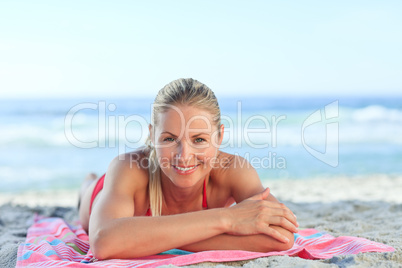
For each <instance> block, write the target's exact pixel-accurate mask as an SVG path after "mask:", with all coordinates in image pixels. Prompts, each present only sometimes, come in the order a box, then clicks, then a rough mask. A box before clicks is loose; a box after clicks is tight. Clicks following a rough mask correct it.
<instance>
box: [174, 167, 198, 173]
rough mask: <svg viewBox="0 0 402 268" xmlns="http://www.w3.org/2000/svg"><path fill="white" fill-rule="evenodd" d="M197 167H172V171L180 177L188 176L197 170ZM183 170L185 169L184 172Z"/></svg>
mask: <svg viewBox="0 0 402 268" xmlns="http://www.w3.org/2000/svg"><path fill="white" fill-rule="evenodd" d="M198 166H199V165H195V166H188V167H185V166H174V165H172V167H173V169H174V171H176V173H178V174H180V175H189V174H191V173H193V172H195V171H196V170H197V169H198ZM188 168H190V169H188ZM183 169H185V170H183Z"/></svg>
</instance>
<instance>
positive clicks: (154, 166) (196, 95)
mask: <svg viewBox="0 0 402 268" xmlns="http://www.w3.org/2000/svg"><path fill="white" fill-rule="evenodd" d="M172 105H189V106H194V107H197V108H200V109H205V110H207V111H208V112H210V113H211V115H212V118H213V124H214V125H215V126H217V127H218V130H219V129H220V128H219V126H220V125H221V112H220V108H219V104H218V100H217V99H216V97H215V94H214V92H213V91H212V90H211V89H210V88H208V87H207V86H206V85H204V84H202V83H200V82H198V81H197V80H194V79H191V78H187V79H183V78H181V79H177V80H175V81H172V82H171V83H169V84H167V85H166V86H164V87H163V88H162V89H161V90H159V92H158V94H157V95H156V97H155V101H154V105H153V108H152V115H151V124H152V126H153V128H155V126H156V125H157V124H158V118H159V116H158V115H159V114H161V113H164V112H166V111H167V110H168V109H170V108H171V107H172ZM220 135H221V133H220V132H219V133H218V136H220ZM146 145H147V147H148V148H149V150H150V152H149V157H148V163H149V164H148V169H149V184H148V189H149V203H150V207H151V212H152V216H160V215H161V214H162V202H163V194H162V184H161V178H160V176H161V169H160V167H159V163H158V158H157V155H156V150H155V148H154V146H153V145H152V141H151V137H150V136H148V139H147V141H146Z"/></svg>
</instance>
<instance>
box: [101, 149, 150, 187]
mask: <svg viewBox="0 0 402 268" xmlns="http://www.w3.org/2000/svg"><path fill="white" fill-rule="evenodd" d="M147 184H148V152H147V151H146V149H143V148H140V149H137V150H135V151H133V152H130V153H125V154H120V155H118V156H117V157H115V158H114V159H113V160H112V161H111V162H110V164H109V167H108V170H107V172H106V177H105V188H106V189H116V188H121V189H122V190H124V188H125V189H127V190H128V189H133V187H135V188H138V187H140V188H142V187H146V186H147Z"/></svg>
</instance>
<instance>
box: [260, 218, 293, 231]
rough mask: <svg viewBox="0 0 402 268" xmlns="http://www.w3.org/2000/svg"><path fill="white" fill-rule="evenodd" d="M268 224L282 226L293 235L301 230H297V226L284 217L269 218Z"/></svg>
mask: <svg viewBox="0 0 402 268" xmlns="http://www.w3.org/2000/svg"><path fill="white" fill-rule="evenodd" d="M267 222H269V225H275V226H280V227H282V228H284V229H286V230H288V231H289V232H292V233H297V232H299V230H298V229H297V226H296V225H295V224H293V223H292V222H291V221H289V220H288V219H286V218H284V217H280V216H272V217H269V219H268V220H267Z"/></svg>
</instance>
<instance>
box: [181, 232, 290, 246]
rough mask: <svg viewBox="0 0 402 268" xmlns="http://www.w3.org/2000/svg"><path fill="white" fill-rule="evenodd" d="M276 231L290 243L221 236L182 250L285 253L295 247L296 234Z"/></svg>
mask: <svg viewBox="0 0 402 268" xmlns="http://www.w3.org/2000/svg"><path fill="white" fill-rule="evenodd" d="M272 228H274V229H275V230H277V231H278V232H280V233H281V234H283V235H285V236H286V237H287V238H288V239H289V243H282V242H279V241H278V240H276V239H274V238H272V237H270V236H268V235H265V234H256V235H230V234H220V235H217V236H214V237H211V238H208V239H205V240H202V241H199V242H196V243H193V244H189V245H185V246H183V247H180V249H183V250H187V251H192V252H198V251H204V250H247V251H254V252H270V251H283V250H288V249H290V248H292V247H293V244H294V234H293V233H292V232H290V231H288V230H286V229H284V228H282V227H279V226H272Z"/></svg>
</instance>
